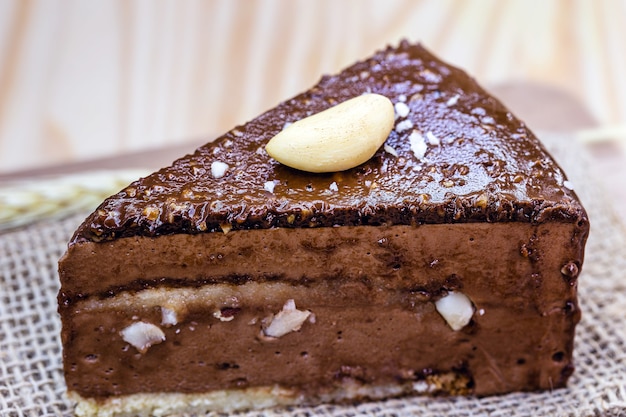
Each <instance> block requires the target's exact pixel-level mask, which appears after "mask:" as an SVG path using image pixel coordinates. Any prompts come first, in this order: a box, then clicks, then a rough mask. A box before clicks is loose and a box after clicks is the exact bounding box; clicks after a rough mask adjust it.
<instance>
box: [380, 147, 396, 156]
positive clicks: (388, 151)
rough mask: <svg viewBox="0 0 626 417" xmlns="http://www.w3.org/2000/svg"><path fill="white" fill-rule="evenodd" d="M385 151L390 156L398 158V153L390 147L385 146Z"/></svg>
mask: <svg viewBox="0 0 626 417" xmlns="http://www.w3.org/2000/svg"><path fill="white" fill-rule="evenodd" d="M383 149H385V152H387V153H388V154H389V155H393V156H395V157H396V158H397V157H398V152H397V151H396V150H395V149H394V148H393V147H391V146H390V145H385V146H384V148H383Z"/></svg>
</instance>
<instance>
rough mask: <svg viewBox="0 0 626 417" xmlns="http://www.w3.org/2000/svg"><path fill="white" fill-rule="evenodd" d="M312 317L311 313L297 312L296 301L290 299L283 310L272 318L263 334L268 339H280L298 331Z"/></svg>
mask: <svg viewBox="0 0 626 417" xmlns="http://www.w3.org/2000/svg"><path fill="white" fill-rule="evenodd" d="M310 315H311V312H310V311H302V310H297V309H296V303H295V302H294V300H293V299H289V300H287V302H286V303H285V305H284V306H283V309H282V310H280V312H278V314H276V315H275V316H274V317H272V318H271V322H270V324H269V325H268V326H267V327H266V328H265V329H263V334H264V335H265V336H267V337H273V338H278V337H281V336H284V335H286V334H287V333H291V332H295V331H298V330H300V327H302V324H303V323H304V322H305V321H306V319H308V318H309V316H310Z"/></svg>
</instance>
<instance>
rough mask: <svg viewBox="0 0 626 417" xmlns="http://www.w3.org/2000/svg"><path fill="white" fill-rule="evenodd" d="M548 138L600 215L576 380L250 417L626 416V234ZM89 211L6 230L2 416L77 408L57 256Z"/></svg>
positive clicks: (562, 148) (590, 252)
mask: <svg viewBox="0 0 626 417" xmlns="http://www.w3.org/2000/svg"><path fill="white" fill-rule="evenodd" d="M544 142H545V143H546V145H547V147H548V148H549V150H550V151H551V152H552V153H553V155H554V156H555V157H556V159H557V160H558V161H559V162H560V163H561V165H562V166H564V168H565V170H566V172H567V173H568V176H569V177H570V180H571V182H572V183H573V184H574V186H575V190H576V191H577V193H578V194H579V196H580V197H581V200H582V201H583V204H584V205H585V207H586V208H587V210H588V212H589V217H590V219H591V234H590V237H589V241H588V245H587V252H586V259H585V264H584V267H583V272H582V274H581V276H580V277H579V299H580V306H581V309H582V312H583V316H582V321H581V322H580V324H579V325H578V327H577V332H576V342H575V365H576V371H575V373H574V375H573V376H572V378H571V379H570V382H569V386H568V388H565V389H558V390H552V391H546V392H541V393H515V394H510V395H503V396H497V397H488V398H481V399H479V398H472V397H470V398H466V397H459V398H428V397H413V398H404V399H394V400H388V401H380V402H366V403H362V404H360V405H350V406H348V405H345V406H344V405H342V406H330V405H328V406H319V407H315V408H294V409H288V410H270V411H264V412H254V413H240V414H239V415H246V416H260V415H265V416H267V415H270V416H346V417H347V416H355V417H356V416H360V415H377V416H400V415H420V416H427V417H431V416H463V417H464V416H493V417H495V416H520V417H521V416H524V417H525V416H528V417H535V416H585V417H586V416H626V233H625V232H624V230H623V229H622V228H621V227H620V226H619V225H618V222H617V221H616V218H615V217H614V214H612V213H613V212H612V211H611V210H610V209H609V208H607V201H606V198H605V196H606V194H605V193H606V192H607V191H603V190H602V186H601V183H600V182H599V181H597V180H595V179H594V178H593V177H592V176H591V175H590V174H589V172H588V171H587V170H586V169H585V166H586V165H587V164H588V161H586V158H585V155H584V152H582V151H581V149H580V148H578V147H577V146H575V144H574V143H573V141H572V139H571V138H569V137H566V136H556V135H546V136H545V139H544ZM85 214H86V213H83V214H79V215H75V216H72V217H70V218H66V219H63V220H54V221H48V222H38V223H34V224H32V225H29V226H27V227H25V228H22V229H19V230H14V231H12V232H10V233H5V234H2V235H0V298H1V299H0V414H1V415H2V416H71V415H72V404H71V403H70V402H69V401H68V400H67V399H66V398H65V394H64V393H65V383H64V380H63V374H62V368H61V345H60V337H59V333H60V321H59V317H58V316H57V301H56V295H57V291H58V289H59V283H58V276H57V262H58V259H59V257H60V256H61V255H62V254H63V252H64V251H65V248H66V244H67V241H68V239H69V238H70V236H71V234H72V232H73V231H74V229H75V228H76V227H77V226H78V224H79V223H80V221H81V219H82V218H84V215H85Z"/></svg>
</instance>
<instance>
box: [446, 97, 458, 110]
mask: <svg viewBox="0 0 626 417" xmlns="http://www.w3.org/2000/svg"><path fill="white" fill-rule="evenodd" d="M460 97H461V96H459V95H458V94H456V95H454V96H452V97H450V98H449V99H448V101H446V106H448V107H450V106H454V105H455V104H456V103H458V101H459V98H460Z"/></svg>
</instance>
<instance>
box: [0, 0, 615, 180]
mask: <svg viewBox="0 0 626 417" xmlns="http://www.w3.org/2000/svg"><path fill="white" fill-rule="evenodd" d="M402 38H408V39H410V40H413V41H421V42H423V43H424V44H425V45H426V46H427V47H428V48H429V49H431V50H432V51H433V52H435V53H436V54H437V55H439V56H440V57H442V58H443V59H445V60H447V61H449V62H451V63H453V64H455V65H457V66H460V67H463V68H465V69H466V70H467V71H468V72H470V73H471V74H472V75H474V76H475V77H476V78H477V79H478V80H479V81H480V82H481V83H482V84H484V85H486V86H487V87H493V88H494V89H496V90H497V89H498V87H499V86H501V85H503V84H505V83H509V82H513V81H514V82H517V83H518V84H519V83H520V82H521V83H522V84H523V83H529V82H531V83H540V84H545V85H547V86H550V87H552V88H555V89H559V90H561V91H564V92H565V93H567V94H570V95H571V96H572V97H573V98H575V99H576V100H577V101H579V102H580V103H583V104H584V105H585V106H586V108H587V109H588V110H589V112H590V113H591V115H592V119H593V122H594V123H595V124H597V125H599V126H610V127H611V126H617V127H618V129H617V131H618V132H619V131H620V130H619V127H620V126H622V125H624V124H626V76H625V75H624V74H626V1H623V0H603V1H591V0H579V1H574V0H571V1H570V0H554V1H539V0H476V1H457V0H386V1H374V0H317V1H304V0H303V1H298V0H294V1H289V0H284V1H281V0H248V1H232V0H224V1H220V0H207V1H200V0H197V1H196V0H180V1H173V0H171V1H170V0H162V1H134V0H129V1H125V0H117V1H115V0H89V1H81V0H0V173H8V172H15V171H20V170H24V169H33V168H37V167H46V166H52V165H58V164H65V163H70V162H84V161H87V160H90V159H92V158H100V157H107V156H115V155H120V154H127V153H129V152H137V151H143V150H150V149H157V148H160V147H163V146H174V145H179V144H184V143H197V142H199V141H202V138H205V137H206V138H210V137H212V136H215V135H217V134H220V133H222V132H224V131H226V130H228V129H230V128H231V127H232V126H234V125H236V124H240V123H243V122H245V121H247V120H249V119H250V118H252V117H254V116H255V115H256V114H258V113H259V112H261V111H263V110H265V109H266V108H269V107H271V106H273V105H275V104H277V103H278V102H280V101H282V100H285V99H287V98H289V97H291V96H293V95H295V94H297V93H299V92H300V91H302V90H304V89H306V88H308V87H309V86H310V85H312V84H313V83H315V82H316V81H317V80H318V79H319V77H320V75H321V74H324V73H332V72H336V71H338V70H340V69H341V68H343V67H345V66H347V65H350V64H351V63H352V62H353V61H355V60H358V59H361V58H365V57H367V56H369V55H370V54H371V53H372V52H373V51H374V50H376V49H380V48H383V47H385V46H386V45H388V44H396V43H397V42H398V41H399V40H400V39H402ZM528 105H529V106H533V105H534V106H536V107H537V108H538V109H544V108H545V107H546V106H547V104H546V103H542V102H539V101H537V102H536V103H532V102H531V103H528ZM546 110H548V109H546ZM531 127H532V126H531Z"/></svg>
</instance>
